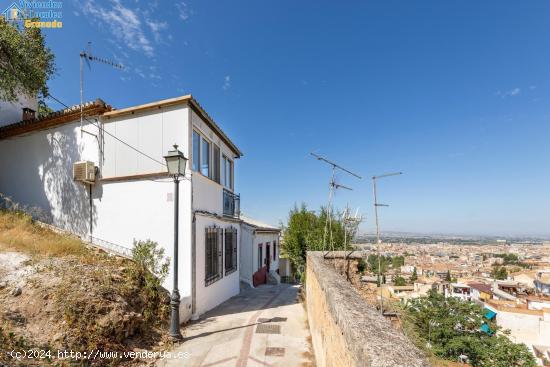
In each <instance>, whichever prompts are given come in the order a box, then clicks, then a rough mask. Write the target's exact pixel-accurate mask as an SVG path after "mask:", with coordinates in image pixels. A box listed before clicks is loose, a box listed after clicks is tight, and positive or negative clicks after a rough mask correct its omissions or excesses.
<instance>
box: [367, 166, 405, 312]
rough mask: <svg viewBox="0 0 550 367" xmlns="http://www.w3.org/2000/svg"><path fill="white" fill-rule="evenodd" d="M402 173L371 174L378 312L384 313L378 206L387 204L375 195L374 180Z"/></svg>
mask: <svg viewBox="0 0 550 367" xmlns="http://www.w3.org/2000/svg"><path fill="white" fill-rule="evenodd" d="M401 174H403V172H394V173H386V174H383V175H378V176H372V193H373V196H374V217H375V220H376V246H377V252H378V283H379V285H380V314H381V315H384V300H383V297H384V296H383V293H382V269H381V263H382V262H381V260H380V256H381V254H380V242H381V241H380V227H379V225H378V207H379V206H389V205H387V204H379V203H378V200H377V196H376V180H378V179H380V178H384V177H390V176H398V175H401Z"/></svg>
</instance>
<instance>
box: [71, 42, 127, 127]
mask: <svg viewBox="0 0 550 367" xmlns="http://www.w3.org/2000/svg"><path fill="white" fill-rule="evenodd" d="M79 56H80V135H81V136H82V133H84V132H85V131H84V130H83V129H82V125H83V120H84V61H86V64H87V65H88V69H90V70H92V67H91V65H90V61H96V62H99V63H101V64H105V65H109V66H112V67H113V68H115V69H119V70H123V69H124V66H123V65H122V64H117V63H115V62H114V61H111V60H107V59H104V58H100V57H96V56H93V55H92V43H91V42H88V45H87V47H86V51H82V52H80V55H79Z"/></svg>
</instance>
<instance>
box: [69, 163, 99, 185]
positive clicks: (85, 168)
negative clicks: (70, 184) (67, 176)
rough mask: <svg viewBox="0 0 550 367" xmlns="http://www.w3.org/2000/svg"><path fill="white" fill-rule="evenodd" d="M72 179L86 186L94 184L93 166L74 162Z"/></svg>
mask: <svg viewBox="0 0 550 367" xmlns="http://www.w3.org/2000/svg"><path fill="white" fill-rule="evenodd" d="M73 179H74V180H75V181H78V182H84V183H88V184H94V183H95V164H94V162H90V161H83V162H76V163H74V164H73Z"/></svg>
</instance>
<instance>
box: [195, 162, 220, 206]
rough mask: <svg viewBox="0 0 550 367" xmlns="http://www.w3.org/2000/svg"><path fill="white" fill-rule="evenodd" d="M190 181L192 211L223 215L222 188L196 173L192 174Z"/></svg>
mask: <svg viewBox="0 0 550 367" xmlns="http://www.w3.org/2000/svg"><path fill="white" fill-rule="evenodd" d="M192 180H193V210H200V211H206V212H209V213H213V214H214V213H215V214H218V215H220V216H221V215H223V187H222V186H221V185H220V184H218V183H216V182H214V181H212V180H211V179H209V178H208V177H204V176H203V175H201V174H200V173H198V172H193V175H192Z"/></svg>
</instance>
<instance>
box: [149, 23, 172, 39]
mask: <svg viewBox="0 0 550 367" xmlns="http://www.w3.org/2000/svg"><path fill="white" fill-rule="evenodd" d="M145 23H147V26H148V27H149V29H151V33H153V37H155V41H157V42H160V41H162V37H161V31H162V30H164V29H166V28H168V23H166V22H158V21H154V20H151V19H147V20H145Z"/></svg>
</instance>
